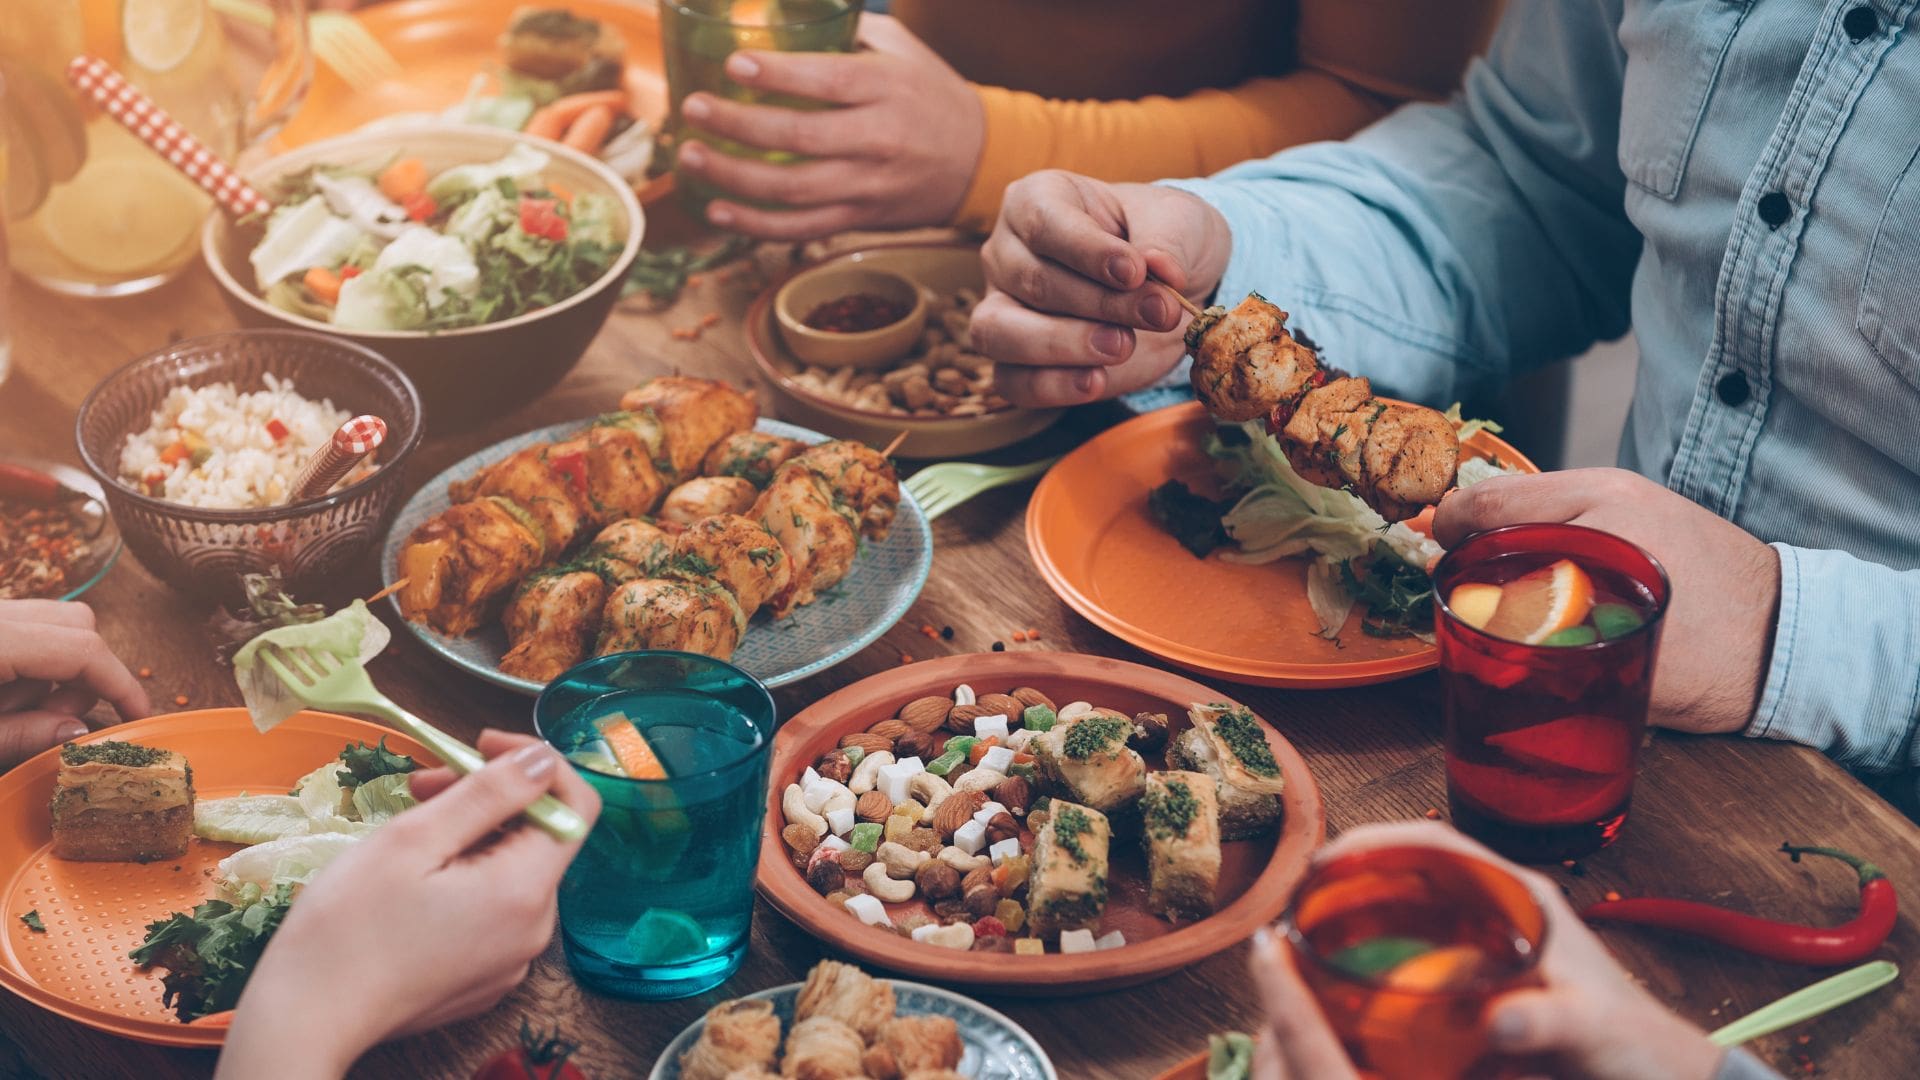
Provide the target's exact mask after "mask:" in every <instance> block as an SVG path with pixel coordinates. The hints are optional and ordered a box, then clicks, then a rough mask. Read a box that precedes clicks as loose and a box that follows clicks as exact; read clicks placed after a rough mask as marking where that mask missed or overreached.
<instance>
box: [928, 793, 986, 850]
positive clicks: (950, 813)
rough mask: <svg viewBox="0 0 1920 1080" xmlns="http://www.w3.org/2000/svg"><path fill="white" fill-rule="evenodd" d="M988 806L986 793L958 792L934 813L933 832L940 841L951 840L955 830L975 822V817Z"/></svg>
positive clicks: (942, 801) (941, 803)
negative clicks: (937, 834) (938, 835)
mask: <svg viewBox="0 0 1920 1080" xmlns="http://www.w3.org/2000/svg"><path fill="white" fill-rule="evenodd" d="M985 805H987V793H986V792H984V791H958V792H955V793H954V794H952V795H949V796H947V797H946V798H945V799H942V800H941V802H940V805H939V806H938V807H936V808H935V809H934V811H933V831H934V832H937V833H939V834H940V839H942V840H951V839H953V834H954V832H955V830H957V829H959V828H960V827H961V826H963V825H965V824H966V823H967V822H969V821H972V820H973V815H975V814H977V813H979V812H980V808H981V807H983V806H985Z"/></svg>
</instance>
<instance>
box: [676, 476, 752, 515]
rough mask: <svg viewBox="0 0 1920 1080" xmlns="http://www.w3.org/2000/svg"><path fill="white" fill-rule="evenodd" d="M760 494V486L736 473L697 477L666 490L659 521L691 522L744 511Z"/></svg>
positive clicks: (749, 507) (750, 506)
mask: <svg viewBox="0 0 1920 1080" xmlns="http://www.w3.org/2000/svg"><path fill="white" fill-rule="evenodd" d="M759 497H760V489H758V488H756V487H754V486H753V484H752V482H750V481H747V480H742V479H741V478H739V477H737V476H696V477H694V478H693V479H691V480H689V481H687V482H686V483H684V484H681V485H680V486H679V487H677V488H674V489H673V490H672V491H669V492H667V501H666V502H663V503H661V504H660V520H661V521H668V522H673V523H674V524H676V525H691V524H693V523H694V522H696V521H699V520H700V519H701V518H704V517H712V516H713V515H715V514H743V513H746V512H747V510H749V509H751V508H752V506H753V503H754V500H756V499H758V498H759Z"/></svg>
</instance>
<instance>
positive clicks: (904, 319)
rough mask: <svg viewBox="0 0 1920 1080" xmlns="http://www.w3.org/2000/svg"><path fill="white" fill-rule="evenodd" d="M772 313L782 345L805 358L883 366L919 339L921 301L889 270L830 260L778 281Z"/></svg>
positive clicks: (924, 307)
mask: <svg viewBox="0 0 1920 1080" xmlns="http://www.w3.org/2000/svg"><path fill="white" fill-rule="evenodd" d="M773 315H774V319H775V321H776V322H778V323H779V324H780V336H781V337H782V338H783V339H785V341H786V343H787V348H788V349H789V350H791V351H792V352H793V355H794V356H796V357H798V358H799V359H800V360H802V361H804V362H806V363H809V364H818V365H820V366H822V367H856V368H871V367H884V366H885V365H887V364H890V363H892V362H893V361H895V360H898V359H900V358H901V357H903V356H905V355H907V353H909V352H911V351H912V350H913V347H914V346H915V345H917V344H919V342H920V334H921V332H922V331H923V330H925V329H926V324H927V301H926V297H924V296H922V295H921V293H920V287H919V286H918V285H916V284H914V283H913V282H912V281H911V280H910V279H908V278H906V277H905V276H903V275H900V274H896V273H894V272H893V271H891V270H882V269H879V268H878V267H870V266H858V265H850V264H847V263H842V262H830V263H826V264H823V265H821V266H819V267H816V268H814V269H812V270H805V271H802V272H800V273H799V274H796V275H794V277H793V278H792V279H791V280H789V281H788V282H787V283H786V284H785V285H783V286H781V287H780V291H779V292H777V293H775V294H774V297H773Z"/></svg>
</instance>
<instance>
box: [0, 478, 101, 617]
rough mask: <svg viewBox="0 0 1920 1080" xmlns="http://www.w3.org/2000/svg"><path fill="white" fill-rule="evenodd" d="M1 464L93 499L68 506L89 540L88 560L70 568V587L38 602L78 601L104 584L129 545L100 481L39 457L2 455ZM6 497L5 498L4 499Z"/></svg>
mask: <svg viewBox="0 0 1920 1080" xmlns="http://www.w3.org/2000/svg"><path fill="white" fill-rule="evenodd" d="M0 465H12V466H16V467H18V468H22V469H27V470H30V471H32V472H36V473H39V474H41V475H42V476H50V477H52V478H53V479H55V480H57V481H59V482H60V484H61V485H63V486H65V487H69V488H72V489H73V490H75V491H78V492H82V493H84V494H86V495H90V496H92V498H91V499H90V500H88V501H87V502H84V503H82V502H74V503H68V504H66V505H67V506H68V508H69V513H70V514H71V515H72V516H73V519H74V522H75V524H77V525H79V527H80V530H81V533H82V534H83V535H84V536H85V537H86V541H87V554H86V557H85V558H83V559H81V560H79V561H78V562H76V563H75V564H74V565H73V566H70V567H68V568H67V575H66V576H67V582H66V587H65V588H63V589H61V590H60V592H58V593H56V594H54V595H51V596H46V597H34V599H47V600H76V599H79V597H80V594H81V593H84V592H86V591H87V590H88V589H91V588H93V587H94V586H95V585H98V584H99V583H100V579H101V578H103V577H106V576H107V571H109V570H111V569H113V564H114V563H116V562H118V561H119V560H120V552H121V551H122V550H123V549H124V548H125V547H126V544H125V543H124V542H122V541H121V539H120V527H119V526H118V525H116V524H114V521H113V515H112V514H110V513H108V512H107V498H106V492H105V491H104V490H102V489H101V487H100V482H99V481H98V480H95V479H94V478H93V477H91V476H88V475H87V474H86V473H83V472H81V471H80V470H79V469H76V468H74V467H73V466H71V465H62V464H60V463H59V462H55V461H42V460H40V459H39V458H30V457H15V456H14V455H12V454H0ZM0 497H4V496H0ZM13 599H16V600H25V599H28V597H25V596H17V597H14V598H13Z"/></svg>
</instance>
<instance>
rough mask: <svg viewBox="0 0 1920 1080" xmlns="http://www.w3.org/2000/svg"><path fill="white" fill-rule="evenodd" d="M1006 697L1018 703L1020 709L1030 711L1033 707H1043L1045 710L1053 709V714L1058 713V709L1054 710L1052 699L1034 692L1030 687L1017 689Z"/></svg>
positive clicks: (1036, 691)
mask: <svg viewBox="0 0 1920 1080" xmlns="http://www.w3.org/2000/svg"><path fill="white" fill-rule="evenodd" d="M1007 696H1008V697H1011V698H1013V700H1015V701H1017V702H1019V703H1020V706H1021V708H1022V709H1031V708H1033V707H1034V706H1035V705H1045V706H1046V707H1047V708H1049V709H1053V711H1054V712H1059V711H1060V710H1059V709H1055V708H1054V705H1053V699H1052V698H1050V697H1048V696H1047V695H1045V694H1043V693H1041V692H1040V691H1038V690H1035V689H1034V688H1033V687H1031V686H1022V687H1019V688H1018V689H1016V690H1014V692H1013V693H1011V694H1009V695H1007Z"/></svg>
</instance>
